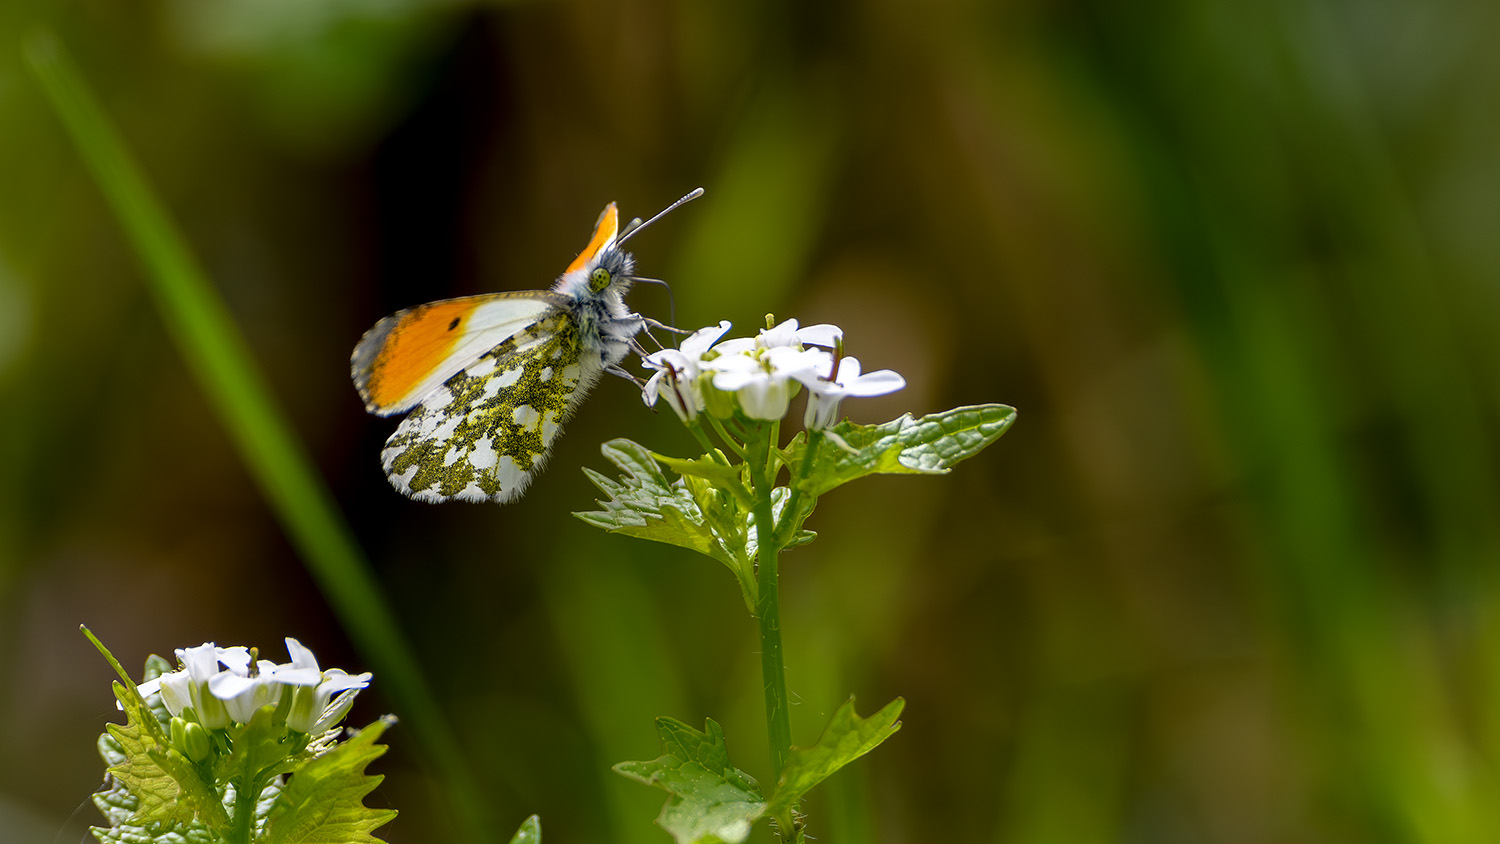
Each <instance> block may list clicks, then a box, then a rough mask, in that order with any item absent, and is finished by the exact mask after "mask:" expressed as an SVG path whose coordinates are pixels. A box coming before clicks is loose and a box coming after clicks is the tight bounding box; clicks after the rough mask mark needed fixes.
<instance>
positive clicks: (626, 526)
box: [573, 439, 735, 570]
mask: <svg viewBox="0 0 1500 844" xmlns="http://www.w3.org/2000/svg"><path fill="white" fill-rule="evenodd" d="M601 451H602V452H603V453H604V456H605V458H606V459H608V460H609V461H610V462H611V463H614V464H615V465H616V466H619V467H620V468H621V469H622V470H624V472H625V476H624V477H622V478H621V479H620V480H619V481H612V480H610V479H609V478H606V477H605V476H603V475H601V474H599V473H598V472H595V471H592V470H590V469H584V473H585V474H586V475H588V478H589V480H590V481H593V483H594V486H596V487H598V488H599V490H600V491H601V492H603V493H604V494H605V495H608V496H610V499H609V500H608V501H600V502H599V505H600V506H601V507H603V508H604V509H603V510H596V511H592V512H587V513H574V514H573V515H575V516H577V517H578V518H580V519H582V520H583V521H585V522H587V523H589V524H591V525H593V526H595V527H598V528H603V529H604V530H607V531H609V532H611V533H622V534H625V535H626V536H634V537H638V538H640V539H649V540H651V541H653V542H665V543H667V544H668V545H677V546H679V547H682V548H690V549H692V550H694V551H697V552H698V553H700V554H704V555H707V556H710V557H713V558H714V559H716V560H718V561H719V562H721V563H723V564H724V565H726V566H729V567H730V569H731V570H732V569H734V568H735V559H734V557H733V556H732V554H731V553H730V552H729V551H728V550H726V548H725V547H724V545H723V543H722V542H721V541H720V538H719V537H718V536H717V535H716V534H715V532H714V530H713V529H712V528H710V527H709V525H708V524H707V522H706V521H705V519H704V516H703V511H702V509H700V508H699V506H698V502H697V501H696V500H695V499H694V497H693V493H692V492H691V491H690V490H688V488H687V487H686V485H673V484H670V483H668V482H667V478H666V476H665V475H663V474H662V471H661V467H660V466H658V465H657V462H656V459H655V458H654V457H653V456H652V454H651V452H650V451H648V450H647V449H646V448H645V447H644V446H641V445H639V444H637V443H633V442H631V441H630V440H626V439H617V440H610V441H609V442H607V443H605V444H604V445H603V446H602V447H601Z"/></svg>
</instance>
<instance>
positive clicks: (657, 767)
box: [614, 717, 766, 844]
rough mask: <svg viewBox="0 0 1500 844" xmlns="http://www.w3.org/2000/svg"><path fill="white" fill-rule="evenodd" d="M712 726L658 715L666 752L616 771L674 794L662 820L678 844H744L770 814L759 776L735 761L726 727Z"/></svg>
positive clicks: (658, 731) (659, 819)
mask: <svg viewBox="0 0 1500 844" xmlns="http://www.w3.org/2000/svg"><path fill="white" fill-rule="evenodd" d="M706 727H707V732H700V731H698V730H695V729H693V728H692V727H690V726H688V725H687V724H684V723H682V722H681V721H678V720H676V719H674V718H666V717H662V718H657V719H656V734H657V736H658V737H659V738H660V740H661V749H662V755H661V756H660V757H658V758H657V759H655V760H653V761H650V762H621V763H620V764H618V765H616V766H615V767H614V770H615V771H616V772H617V773H619V774H622V775H624V776H627V777H630V778H631V779H634V780H637V781H639V782H643V783H645V784H647V785H652V786H655V787H657V788H660V789H662V790H663V791H666V792H667V793H668V794H670V795H672V796H671V797H670V798H668V800H667V804H666V806H664V807H663V808H662V811H661V815H659V816H658V817H657V819H656V822H657V824H659V825H660V826H661V828H662V829H665V830H666V831H667V832H669V833H671V835H672V837H673V838H675V839H676V840H677V844H738V842H741V841H744V840H745V839H746V838H748V837H750V828H751V827H752V826H754V824H755V822H756V820H758V819H759V818H761V817H762V816H763V815H764V814H765V810H766V804H765V800H764V798H763V797H762V796H761V792H760V786H759V785H758V784H757V783H756V782H755V780H754V778H752V777H751V776H750V775H749V774H746V773H745V772H744V771H741V770H739V769H738V768H736V767H734V766H733V765H732V764H730V761H729V751H728V748H727V747H726V746H725V744H724V730H723V729H722V728H721V727H720V726H719V725H718V724H717V723H716V722H715V721H714V720H713V719H712V718H710V719H708V722H707V724H706Z"/></svg>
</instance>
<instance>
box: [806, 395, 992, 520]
mask: <svg viewBox="0 0 1500 844" xmlns="http://www.w3.org/2000/svg"><path fill="white" fill-rule="evenodd" d="M1015 419H1016V411H1015V408H1012V407H1007V406H1006V405H1003V404H985V405H976V406H973V407H957V408H954V409H952V410H945V411H943V412H941V413H932V414H928V415H927V416H923V417H922V418H921V419H913V418H912V417H911V414H906V415H904V416H902V417H900V418H899V419H893V420H891V421H890V422H886V423H884V424H881V425H855V424H854V423H852V422H849V421H844V422H840V423H839V424H837V425H835V426H833V427H832V428H830V429H829V430H830V432H831V433H833V434H834V435H835V436H836V437H838V438H839V439H840V440H842V441H843V443H844V444H847V445H848V446H849V448H850V449H851V450H852V453H851V451H845V450H844V449H843V448H840V447H838V446H837V445H836V444H834V443H832V442H827V443H823V444H822V445H820V447H819V448H818V450H817V451H816V452H815V453H814V454H813V460H812V465H811V466H808V467H805V469H804V466H803V459H804V457H805V456H806V453H807V447H808V446H807V443H806V442H805V441H793V442H792V444H791V445H790V446H789V447H788V448H787V453H786V456H787V466H788V467H789V468H790V469H791V470H792V472H793V484H794V485H796V486H798V487H799V488H800V489H801V490H802V492H803V494H805V495H810V496H814V497H816V496H819V495H822V494H823V493H825V492H827V491H829V490H831V489H833V488H835V487H837V486H841V485H843V484H846V483H848V482H849V481H852V480H855V479H856V478H862V477H865V476H866V475H874V474H945V473H946V472H948V470H949V469H951V468H952V467H953V465H954V464H956V463H958V462H960V461H962V460H966V459H968V458H970V457H973V456H974V455H975V454H978V453H979V452H980V451H981V450H983V449H984V448H985V447H986V446H988V445H990V444H991V443H993V442H994V441H995V440H997V439H999V438H1000V436H1001V435H1002V434H1004V433H1005V432H1006V431H1007V430H1008V429H1009V428H1010V426H1011V424H1012V423H1014V422H1015Z"/></svg>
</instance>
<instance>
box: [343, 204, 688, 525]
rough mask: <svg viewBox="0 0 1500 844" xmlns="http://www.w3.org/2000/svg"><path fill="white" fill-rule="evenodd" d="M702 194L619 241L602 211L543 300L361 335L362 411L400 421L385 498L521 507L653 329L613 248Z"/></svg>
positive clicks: (409, 319)
mask: <svg viewBox="0 0 1500 844" xmlns="http://www.w3.org/2000/svg"><path fill="white" fill-rule="evenodd" d="M702 193H703V189H702V188H698V189H696V190H694V191H693V192H691V193H689V194H688V195H687V196H684V197H683V198H682V199H679V200H677V201H676V202H674V203H672V204H671V205H669V206H667V208H666V209H665V210H663V211H662V212H661V213H659V214H657V215H656V216H654V217H652V218H651V219H650V220H647V221H646V222H644V223H640V222H639V221H636V222H635V223H632V224H631V225H630V226H627V227H626V230H625V232H624V233H623V234H621V233H620V230H619V211H618V209H617V208H616V207H615V203H613V202H611V203H610V204H609V205H607V206H605V208H604V212H603V213H601V214H600V215H599V221H598V222H597V223H596V224H595V225H594V234H593V236H592V237H591V238H590V239H589V243H588V246H586V247H584V250H583V251H582V252H581V253H579V255H578V257H577V258H575V259H573V263H571V264H569V265H568V268H567V269H566V270H564V271H563V273H562V275H560V276H558V279H557V282H556V284H554V285H553V287H552V289H551V290H523V291H515V292H508V293H487V294H483V295H479V296H464V297H462V298H458V299H445V300H442V301H439V302H432V303H429V304H426V305H419V306H417V307H415V308H408V309H406V310H403V311H397V312H396V313H394V314H392V315H390V316H388V317H386V318H385V319H382V320H381V321H379V322H377V323H376V324H375V327H374V328H371V329H370V330H369V331H367V332H365V335H364V337H363V338H361V339H360V341H359V345H357V346H355V347H354V353H353V354H352V355H351V356H350V370H351V373H352V375H353V377H354V386H355V389H357V390H358V391H359V395H360V398H362V399H364V402H365V409H366V410H368V411H369V412H370V413H373V414H375V415H376V416H393V415H395V414H399V413H408V412H409V413H408V415H407V417H406V418H405V419H404V420H402V422H401V424H400V425H399V426H398V427H397V428H396V432H395V433H394V434H392V435H391V437H390V439H388V440H386V443H385V448H384V449H383V450H382V451H381V453H380V462H381V465H382V466H384V468H385V473H386V476H387V477H389V478H390V481H391V485H392V486H394V487H395V488H396V489H397V490H399V491H400V492H402V493H404V494H405V495H407V496H410V497H411V498H414V499H416V500H418V501H428V502H434V503H435V502H440V501H452V500H454V499H458V500H461V501H494V502H497V503H504V502H507V501H514V500H515V499H517V498H519V497H520V496H521V494H522V493H524V492H525V491H526V486H527V485H528V484H529V483H530V482H531V480H532V478H534V477H535V476H536V475H537V474H538V473H539V472H540V471H541V469H542V466H543V464H544V463H545V462H546V460H547V453H548V451H549V450H550V449H551V448H552V443H553V442H554V441H556V439H557V435H558V434H559V433H560V432H561V431H562V424H563V422H565V421H567V419H568V417H570V416H571V415H572V414H573V411H574V410H576V409H577V408H578V405H579V404H580V403H582V401H583V399H584V397H585V396H586V395H588V392H589V390H590V389H591V388H592V387H593V386H594V384H595V382H597V381H598V380H599V376H600V375H602V374H603V373H605V372H607V371H614V372H616V373H618V374H621V375H625V376H626V377H632V376H629V375H628V374H627V373H625V371H624V370H622V369H620V367H619V364H620V361H621V360H623V359H624V357H625V355H626V354H627V353H628V352H629V351H630V350H631V348H632V347H633V345H634V343H635V335H636V334H638V333H640V332H641V331H642V330H643V329H644V328H645V327H646V326H647V324H648V322H649V321H648V320H647V319H646V318H644V317H642V316H641V315H639V314H636V313H633V312H631V310H630V309H629V308H628V307H627V306H626V305H625V302H624V296H625V293H626V291H628V290H629V289H630V285H631V284H632V283H633V282H635V281H638V280H641V279H639V278H638V277H637V276H634V275H633V274H632V273H633V272H634V270H635V261H634V259H633V258H632V257H631V255H630V253H629V252H626V251H624V249H622V247H623V246H624V244H625V242H626V241H627V240H629V239H630V238H631V237H632V236H634V235H635V234H636V232H639V231H640V230H642V229H644V228H646V227H647V226H649V225H650V224H652V223H654V222H656V221H657V220H659V219H661V218H662V216H664V215H665V214H667V213H668V212H670V211H671V210H673V209H674V208H676V207H678V206H679V205H682V204H683V203H685V202H687V201H689V200H692V199H696V198H698V197H699V196H701V195H702ZM651 324H653V325H655V324H657V323H651Z"/></svg>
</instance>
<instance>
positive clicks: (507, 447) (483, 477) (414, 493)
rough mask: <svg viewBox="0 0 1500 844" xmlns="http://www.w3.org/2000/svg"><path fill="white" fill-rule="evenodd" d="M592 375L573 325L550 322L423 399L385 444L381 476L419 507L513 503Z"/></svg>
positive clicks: (594, 368)
mask: <svg viewBox="0 0 1500 844" xmlns="http://www.w3.org/2000/svg"><path fill="white" fill-rule="evenodd" d="M599 373H600V368H599V366H598V365H597V364H596V363H593V362H591V361H590V360H589V359H588V358H587V356H585V355H584V354H583V346H582V343H581V340H580V335H579V330H578V326H577V324H576V323H575V322H574V320H573V319H572V318H571V316H570V315H569V314H568V313H567V312H565V311H556V312H553V313H552V314H550V315H548V316H546V317H544V318H543V319H541V320H539V321H538V322H536V323H535V324H533V325H531V326H529V327H527V328H526V329H524V330H522V331H520V332H518V333H516V334H514V335H513V336H511V337H510V338H509V339H507V340H506V341H505V342H504V343H502V344H500V345H499V346H497V347H496V348H494V349H492V350H490V351H489V352H486V353H485V354H484V355H482V356H481V357H480V358H479V360H478V361H476V362H474V363H473V364H472V365H470V366H468V367H467V368H465V369H464V370H463V371H462V372H460V373H458V374H456V375H454V376H453V377H451V378H449V379H448V381H447V382H446V383H444V384H443V386H442V387H441V388H440V389H438V390H436V391H434V392H432V393H431V394H430V395H428V396H427V397H426V398H425V399H424V400H423V401H422V403H421V404H420V405H419V406H418V407H417V408H416V409H415V410H413V411H412V413H411V415H410V416H408V417H406V419H405V420H404V421H402V423H401V425H400V427H398V428H397V429H396V433H395V434H393V435H392V436H391V438H390V439H389V440H387V441H386V446H385V450H384V451H383V452H381V461H382V463H383V464H384V466H385V471H386V474H387V475H388V476H389V477H390V479H391V483H392V484H394V485H395V487H396V488H397V489H398V490H400V491H401V492H403V493H405V494H406V495H409V496H411V497H412V498H415V499H417V500H419V501H430V502H439V501H448V500H451V499H460V500H464V501H495V502H502V503H503V502H506V501H510V500H512V499H514V498H516V497H518V496H519V495H520V494H521V493H522V492H523V491H525V489H526V485H527V484H528V483H530V482H531V479H532V477H533V476H534V475H535V474H536V473H537V472H538V471H540V470H541V467H542V464H543V463H544V462H545V460H546V457H547V452H548V450H549V449H550V448H551V446H552V441H553V440H554V439H556V438H557V434H558V433H559V432H560V430H561V426H562V423H563V422H564V421H566V420H567V418H568V417H569V416H570V415H571V414H572V412H573V410H574V408H576V407H577V406H578V404H579V402H581V401H582V400H583V397H584V396H585V395H586V394H587V393H588V390H589V388H590V387H592V386H593V384H594V382H595V381H597V380H598V377H599Z"/></svg>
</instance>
